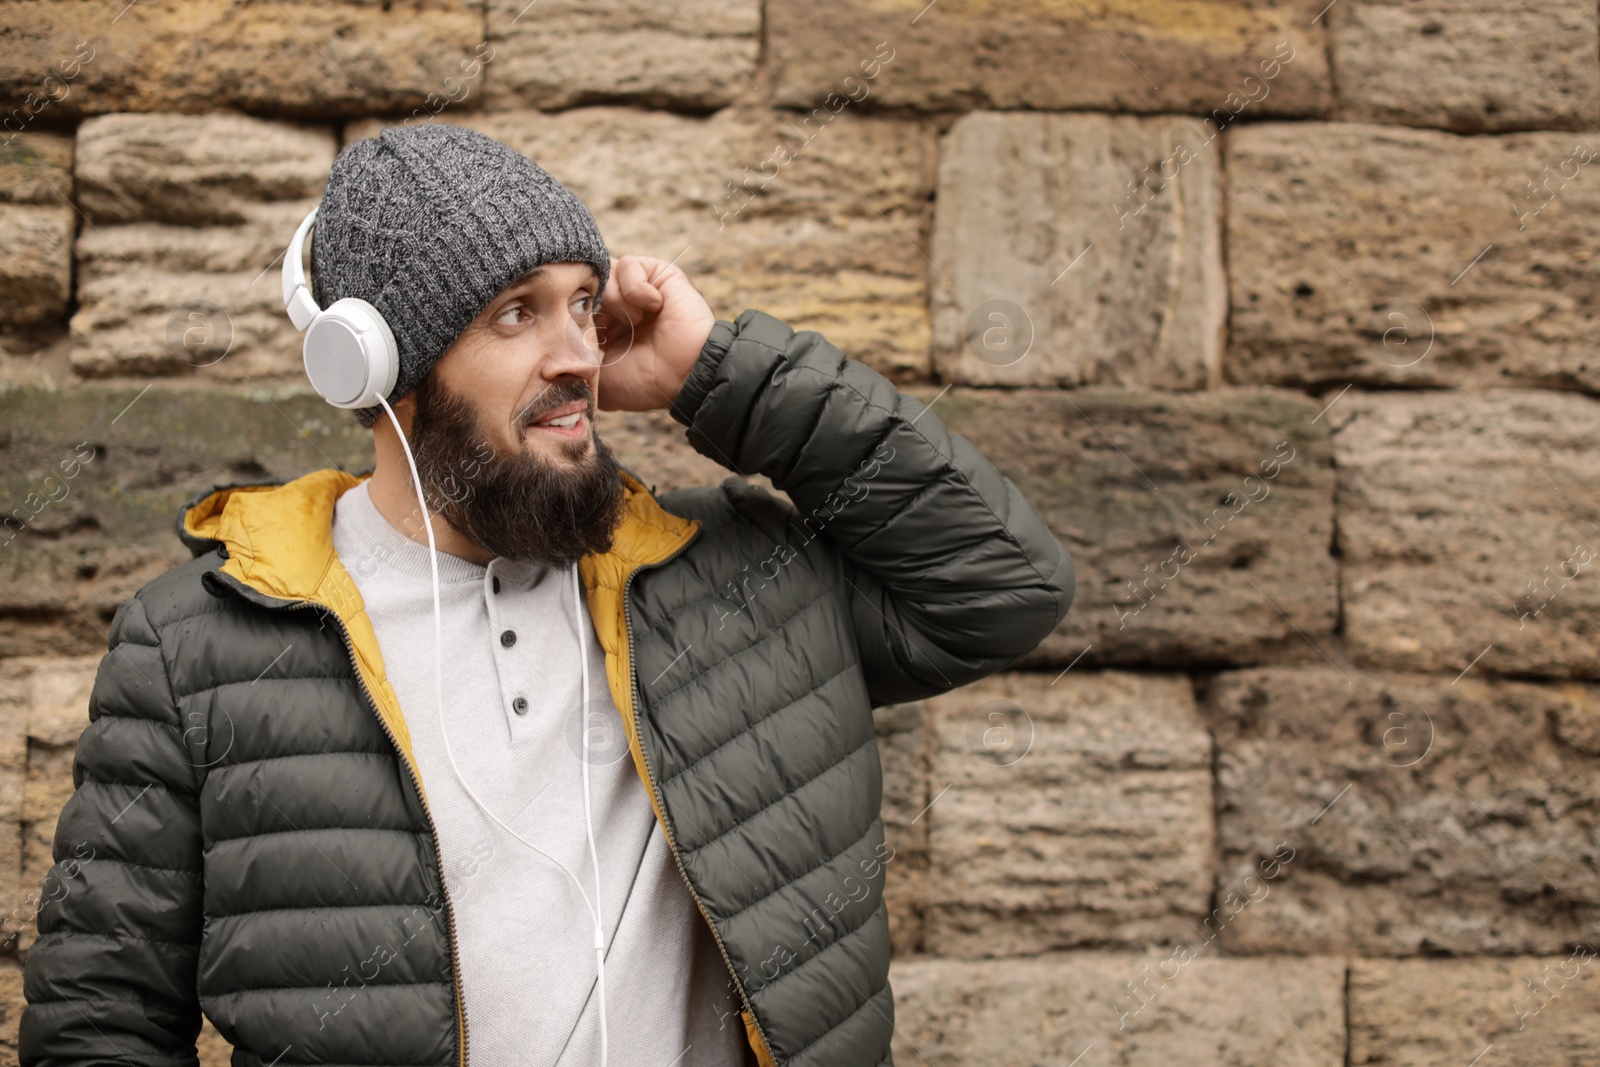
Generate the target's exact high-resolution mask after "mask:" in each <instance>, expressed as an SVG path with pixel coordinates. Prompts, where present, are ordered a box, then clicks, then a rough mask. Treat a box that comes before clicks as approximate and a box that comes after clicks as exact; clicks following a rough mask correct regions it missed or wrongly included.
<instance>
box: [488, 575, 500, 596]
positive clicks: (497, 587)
mask: <svg viewBox="0 0 1600 1067" xmlns="http://www.w3.org/2000/svg"><path fill="white" fill-rule="evenodd" d="M489 582H490V584H491V586H492V587H493V588H494V591H495V592H496V593H498V592H499V591H500V579H498V578H490V579H489Z"/></svg>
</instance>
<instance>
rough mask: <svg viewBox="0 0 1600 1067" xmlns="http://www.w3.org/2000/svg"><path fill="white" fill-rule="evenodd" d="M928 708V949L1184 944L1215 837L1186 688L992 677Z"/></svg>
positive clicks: (1109, 677)
mask: <svg viewBox="0 0 1600 1067" xmlns="http://www.w3.org/2000/svg"><path fill="white" fill-rule="evenodd" d="M927 704H928V707H929V721H930V723H931V726H932V730H933V735H934V739H933V745H934V752H933V760H932V764H933V765H932V769H931V776H930V778H929V790H930V793H931V801H932V806H931V807H930V808H929V809H928V811H927V814H926V815H924V816H923V819H924V820H925V821H926V822H927V823H928V831H927V832H928V851H929V868H930V869H929V878H928V911H927V930H926V933H925V935H924V940H925V947H926V949H927V951H929V952H930V953H933V954H935V955H940V956H965V957H972V956H1023V955H1033V954H1036V953H1040V952H1047V951H1050V950H1051V949H1058V948H1068V947H1074V946H1083V945H1144V944H1150V943H1165V942H1171V941H1173V940H1176V939H1179V938H1184V937H1187V936H1188V935H1189V933H1190V932H1191V931H1192V930H1193V926H1192V925H1191V924H1192V922H1197V921H1198V920H1199V917H1200V916H1201V915H1203V914H1204V913H1205V911H1206V909H1207V907H1208V903H1207V902H1208V899H1209V896H1210V892H1211V881H1212V873H1213V871H1212V863H1213V859H1214V856H1215V832H1214V827H1213V823H1212V815H1211V739H1210V738H1209V737H1208V736H1207V734H1206V731H1205V726H1204V724H1203V723H1202V722H1201V720H1200V717H1199V715H1198V714H1197V712H1196V709H1195V706H1194V697H1193V693H1192V692H1191V690H1190V688H1189V684H1188V682H1187V681H1186V680H1185V679H1183V678H1181V677H1166V678H1159V677H1148V676H1141V675H1135V674H1125V673H1121V672H1105V673H1083V672H1077V671H1074V672H1069V673H1066V674H1065V675H1063V676H1061V677H1060V678H1059V679H1058V680H1056V681H1054V682H1052V680H1051V675H1049V674H1006V675H999V676H997V677H995V678H991V679H986V680H985V681H982V682H978V683H976V684H974V685H970V686H966V687H964V688H962V689H958V690H956V691H954V692H952V693H948V694H946V695H944V696H940V697H935V698H933V699H932V700H929V701H927Z"/></svg>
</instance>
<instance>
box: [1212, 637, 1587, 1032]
mask: <svg viewBox="0 0 1600 1067" xmlns="http://www.w3.org/2000/svg"><path fill="white" fill-rule="evenodd" d="M1204 709H1205V714H1206V716H1207V718H1208V719H1209V720H1210V724H1211V728H1212V733H1213V736H1214V737H1215V739H1216V747H1217V761H1216V783H1217V819H1218V826H1217V829H1218V834H1219V836H1220V838H1221V856H1222V868H1221V875H1220V879H1219V887H1220V886H1224V885H1229V884H1235V883H1238V882H1240V881H1241V880H1242V875H1243V874H1246V873H1249V872H1250V871H1251V870H1252V869H1256V868H1259V866H1260V864H1261V862H1262V861H1263V860H1265V859H1267V858H1268V857H1270V856H1272V855H1274V853H1275V852H1276V851H1277V849H1278V848H1279V846H1280V844H1283V843H1287V845H1288V847H1289V848H1290V849H1292V850H1293V858H1292V860H1291V861H1290V862H1287V863H1284V864H1283V869H1282V872H1281V873H1280V874H1279V876H1278V877H1276V878H1275V879H1274V880H1273V881H1272V882H1271V883H1270V887H1269V891H1268V893H1267V894H1266V895H1265V897H1264V898H1263V899H1260V900H1259V901H1258V902H1256V903H1252V904H1251V905H1250V910H1249V913H1248V915H1247V916H1241V917H1240V919H1239V920H1238V921H1236V922H1233V923H1232V924H1230V925H1229V926H1228V927H1227V928H1226V929H1225V930H1224V931H1223V932H1222V934H1221V936H1220V939H1219V940H1220V941H1221V943H1222V945H1223V946H1224V947H1225V949H1226V950H1227V951H1230V952H1233V953H1280V952H1282V953H1305V952H1311V953H1317V952H1329V953H1340V952H1347V953H1355V954H1364V955H1374V956H1376V955H1384V956H1391V955H1393V956H1400V955H1413V954H1421V955H1439V954H1452V955H1469V954H1473V953H1486V954H1494V955H1504V954H1509V953H1533V952H1537V953H1551V952H1558V951H1560V950H1561V949H1562V948H1563V947H1564V946H1567V945H1569V944H1572V943H1575V942H1576V941H1579V940H1583V939H1586V938H1592V937H1593V936H1594V923H1595V921H1596V920H1600V890H1597V889H1596V883H1595V878H1594V870H1595V867H1596V863H1597V860H1600V855H1597V847H1596V842H1597V841H1600V816H1597V814H1596V811H1595V797H1596V796H1600V746H1597V745H1596V744H1595V740H1596V737H1597V736H1600V688H1597V687H1596V686H1592V685H1578V684H1575V683H1566V684H1560V685H1556V684H1549V683H1545V684H1535V683H1527V682H1510V681H1494V682H1489V681H1484V680H1481V679H1478V678H1475V677H1472V676H1468V677H1465V678H1462V679H1460V680H1459V681H1452V679H1451V676H1449V675H1434V674H1399V673H1394V674H1389V673H1382V674H1380V673H1372V672H1366V671H1361V670H1357V669H1354V668H1343V669H1341V670H1335V669H1333V668H1330V667H1326V666H1322V667H1308V668H1277V667H1275V668H1265V669H1260V670H1249V671H1238V672H1228V673H1224V674H1221V675H1218V676H1217V677H1216V678H1215V680H1214V681H1213V682H1212V683H1211V685H1210V688H1209V693H1208V694H1207V697H1206V700H1205V703H1204ZM1480 1047H1481V1046H1480ZM1470 1058H1471V1057H1470V1056H1469V1057H1468V1059H1470ZM1462 1062H1466V1061H1465V1060H1464V1061H1462Z"/></svg>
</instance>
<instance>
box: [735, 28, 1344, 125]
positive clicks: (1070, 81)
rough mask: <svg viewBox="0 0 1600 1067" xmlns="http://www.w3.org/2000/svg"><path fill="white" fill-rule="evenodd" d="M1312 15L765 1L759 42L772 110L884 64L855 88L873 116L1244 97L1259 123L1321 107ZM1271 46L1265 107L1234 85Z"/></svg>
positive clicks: (1211, 104)
mask: <svg viewBox="0 0 1600 1067" xmlns="http://www.w3.org/2000/svg"><path fill="white" fill-rule="evenodd" d="M1321 6H1322V5H1321V3H1319V2H1311V0H1307V2H1300V0H1287V2H1283V0H1267V2H1264V3H1255V4H1249V5H1244V4H1237V3H1229V2H1226V0H1198V2H1196V3H1192V4H1182V5H1179V4H1150V3H1140V2H1138V0H1109V2H1106V3H1098V4H1093V5H1089V6H1087V7H1085V6H1082V5H1078V4H1075V3H1072V2H1067V3H1062V2H1060V0H1038V2H1035V3H1029V4H1023V5H1013V6H1004V5H996V4H987V3H977V2H973V0H941V2H940V3H938V4H937V6H935V5H933V4H929V3H928V2H927V0H877V2H875V3H872V4H852V3H849V2H847V0H823V2H821V3H816V2H809V3H808V2H805V0H770V2H769V3H768V4H767V5H766V12H767V41H768V48H769V49H770V52H771V59H770V60H769V62H770V65H771V69H772V77H773V93H774V96H775V98H776V100H777V102H778V103H779V104H783V105H791V106H810V105H813V104H822V103H824V102H825V99H826V97H827V96H828V94H829V93H838V94H854V95H859V94H860V93H861V91H862V90H861V88H860V87H859V85H860V75H861V74H862V73H863V70H864V68H862V66H861V64H862V63H863V62H864V61H869V60H872V59H873V58H874V57H875V56H876V57H877V59H878V60H879V61H880V62H882V61H884V60H885V59H887V62H885V63H884V65H883V68H882V70H881V72H879V73H878V74H877V78H876V80H875V81H873V82H868V83H867V85H868V86H869V87H870V92H871V95H870V96H869V97H867V99H869V100H871V101H872V102H873V103H875V104H878V105H882V106H896V107H900V106H903V107H920V108H930V109H934V110H963V111H964V110H970V109H973V108H983V107H994V108H1018V109H1037V110H1061V109H1069V108H1070V109H1083V110H1109V111H1145V112H1148V111H1166V112H1184V113H1189V114H1203V113H1207V112H1209V111H1210V110H1211V109H1212V108H1223V107H1232V106H1234V105H1233V104H1231V103H1228V102H1227V98H1228V96H1229V94H1231V93H1239V94H1240V96H1241V97H1242V96H1243V94H1244V93H1246V92H1249V93H1254V94H1256V95H1257V97H1258V101H1259V102H1258V103H1256V104H1253V105H1251V107H1252V108H1253V109H1256V110H1257V111H1258V113H1261V114H1274V115H1319V114H1323V113H1325V112H1326V111H1327V110H1328V109H1329V107H1330V105H1331V92H1330V85H1329V78H1328V65H1327V61H1326V58H1325V47H1324V44H1323V33H1322V27H1321V26H1320V25H1316V26H1313V25H1312V24H1311V19H1312V17H1313V16H1314V15H1315V14H1316V12H1317V9H1318V8H1320V7H1321ZM1279 42H1287V43H1286V44H1285V45H1284V48H1283V51H1282V53H1281V55H1282V56H1292V57H1293V58H1292V59H1291V61H1290V62H1289V63H1288V64H1287V65H1286V66H1283V67H1282V68H1281V69H1279V70H1278V71H1277V72H1276V77H1275V78H1274V79H1273V80H1271V81H1268V82H1266V83H1265V85H1266V95H1264V96H1263V95H1261V93H1262V92H1263V90H1262V89H1261V88H1260V87H1256V88H1252V87H1251V86H1249V85H1243V79H1244V78H1245V76H1247V75H1249V74H1251V73H1257V72H1259V71H1261V70H1262V68H1260V67H1259V64H1260V62H1261V61H1263V60H1270V59H1271V58H1272V57H1273V53H1274V50H1275V49H1276V48H1277V47H1278V44H1279ZM880 49H881V50H880ZM1291 49H1292V51H1291ZM866 69H868V70H870V69H871V68H866ZM853 75H854V76H856V80H855V81H854V82H852V81H851V80H849V79H851V77H852V76H853ZM1241 86H1243V87H1241Z"/></svg>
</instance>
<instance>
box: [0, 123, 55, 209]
mask: <svg viewBox="0 0 1600 1067" xmlns="http://www.w3.org/2000/svg"><path fill="white" fill-rule="evenodd" d="M71 198H72V138H71V137H66V136H63V135H62V134H59V133H17V134H11V135H8V136H7V137H6V139H5V140H4V141H0V204H57V205H59V204H62V203H66V202H69V201H70V200H71Z"/></svg>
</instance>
